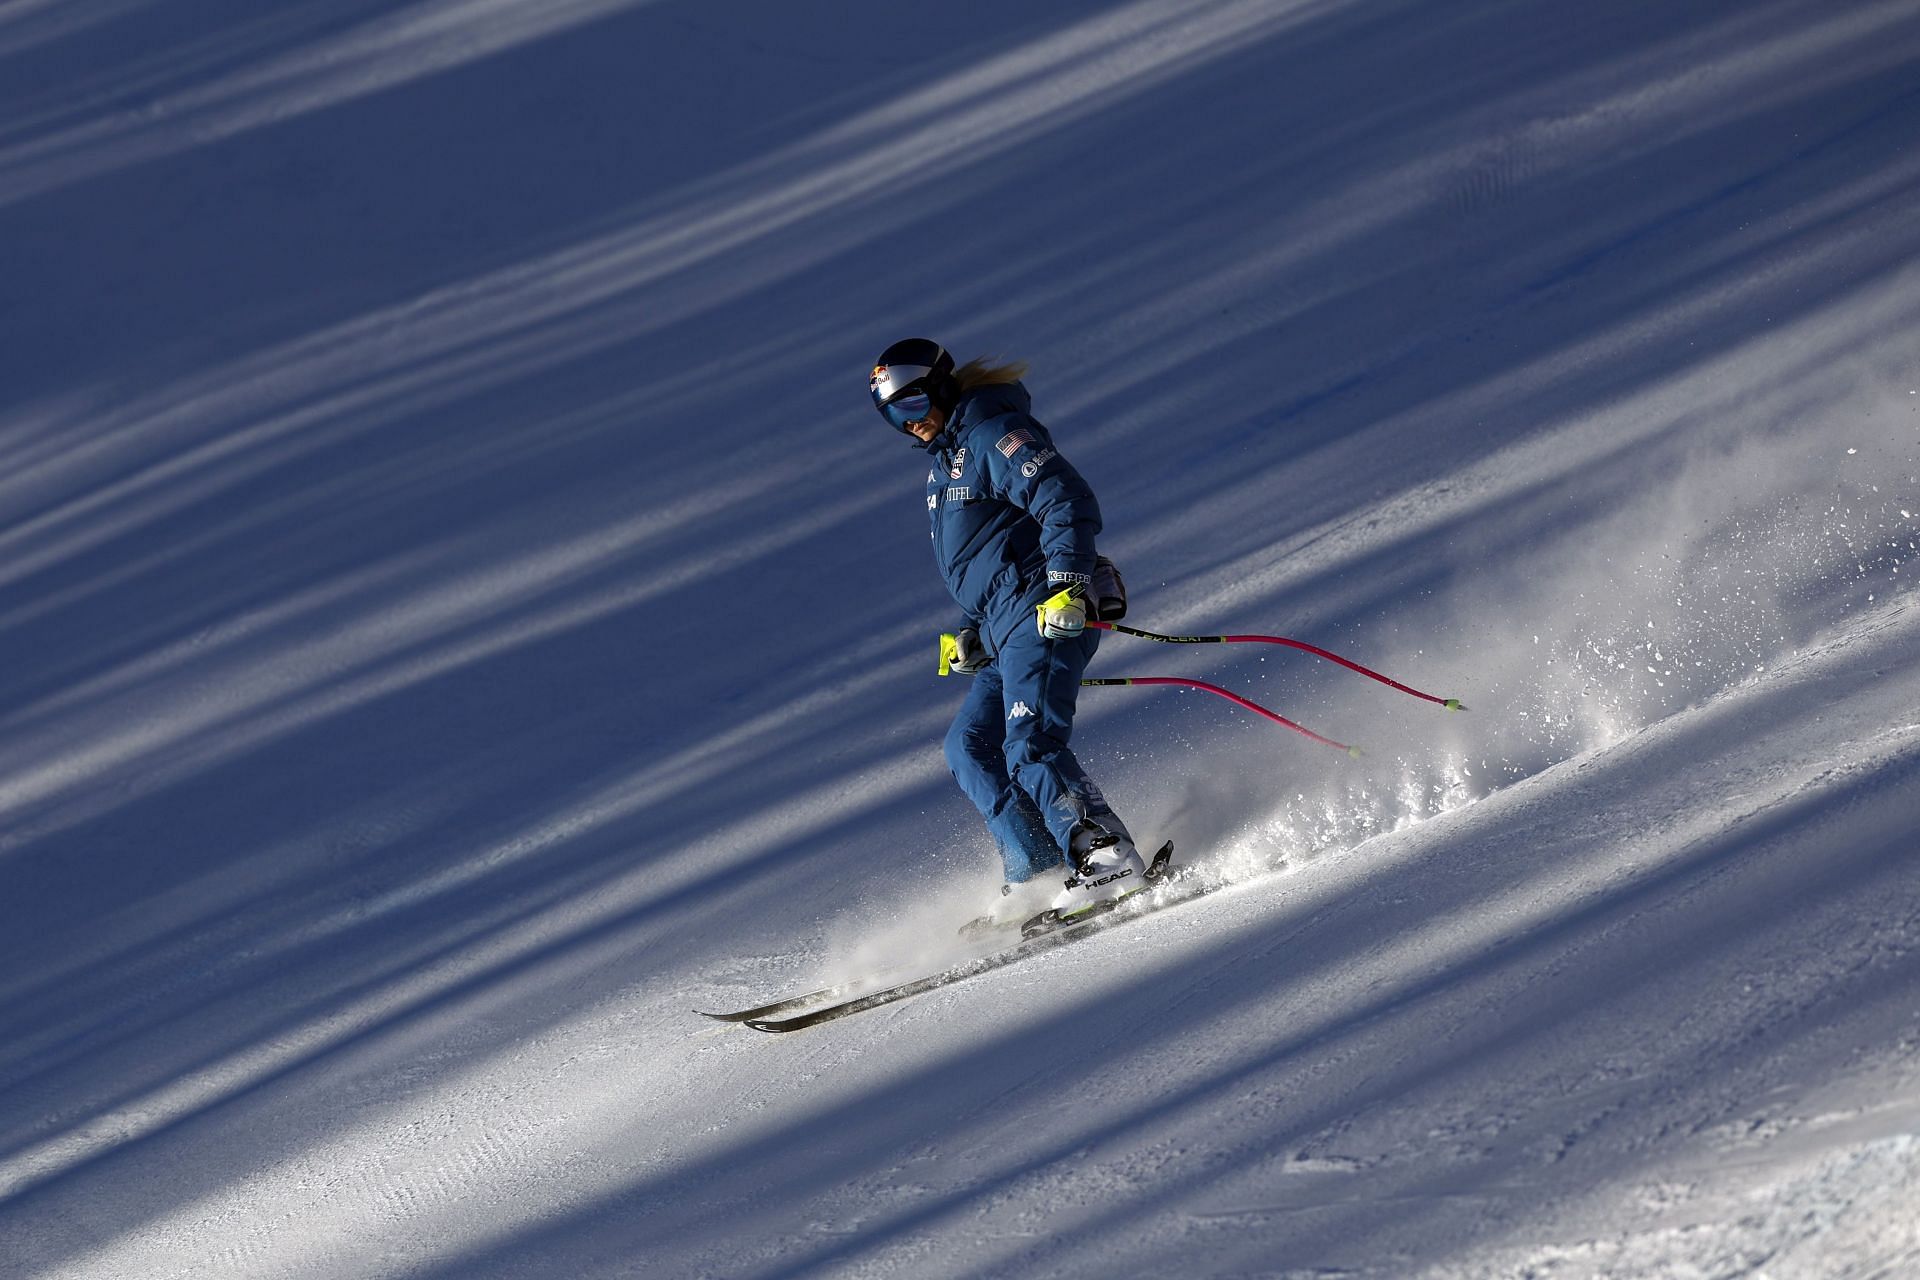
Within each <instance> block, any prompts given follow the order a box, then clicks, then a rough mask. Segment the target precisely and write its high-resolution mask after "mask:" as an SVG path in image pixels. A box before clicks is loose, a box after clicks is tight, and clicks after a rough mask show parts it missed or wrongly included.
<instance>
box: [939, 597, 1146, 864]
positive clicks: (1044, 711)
mask: <svg viewBox="0 0 1920 1280" xmlns="http://www.w3.org/2000/svg"><path fill="white" fill-rule="evenodd" d="M1099 647H1100V633H1099V632H1098V631H1091V630H1090V631H1087V632H1084V633H1083V634H1082V635H1081V636H1080V637H1079V638H1078V639H1076V640H1053V641H1049V640H1046V639H1044V638H1043V637H1041V636H1040V634H1039V633H1038V631H1037V630H1036V629H1035V628H1033V627H1031V626H1029V627H1026V628H1024V629H1023V630H1022V631H1021V632H1020V633H1018V634H1016V635H1015V636H1014V638H1013V639H1012V640H1010V641H1008V642H1007V645H1006V647H1005V648H1004V649H1002V650H1001V651H1000V652H999V653H997V654H995V655H994V660H993V663H992V664H991V665H990V666H987V667H985V668H982V669H981V670H980V671H979V672H978V673H977V674H976V675H975V676H974V677H973V686H972V687H971V688H970V689H968V690H967V697H966V700H965V701H964V702H962V703H961V704H960V711H959V714H957V715H956V716H954V718H953V727H952V728H950V729H948V730H947V740H946V754H947V766H948V767H949V768H950V769H952V770H953V776H954V780H955V781H957V782H958V783H959V784H960V789H961V790H962V791H965V792H966V793H967V798H968V799H970V800H972V801H973V803H974V807H975V808H977V809H979V810H980V814H981V816H982V817H984V818H985V819H986V820H987V830H988V831H990V832H992V833H993V838H994V842H995V843H996V844H998V845H999V846H1000V857H1001V859H1002V860H1003V861H1004V862H1005V864H1006V875H1007V880H1008V882H1009V883H1012V884H1019V883H1021V882H1023V881H1026V880H1031V879H1032V878H1033V877H1034V876H1035V875H1038V874H1039V873H1040V872H1043V871H1046V870H1048V869H1049V868H1051V867H1057V866H1059V865H1060V864H1061V863H1063V862H1065V861H1066V855H1065V853H1064V850H1065V849H1066V848H1067V844H1068V841H1069V840H1070V838H1071V836H1072V833H1073V829H1074V827H1075V826H1076V825H1077V824H1078V823H1080V822H1081V821H1082V820H1087V821H1091V822H1093V823H1094V824H1096V825H1098V826H1101V827H1105V828H1106V829H1108V830H1110V831H1114V832H1116V833H1118V834H1120V835H1122V836H1127V838H1128V839H1131V838H1132V837H1131V836H1128V835H1127V830H1126V827H1125V826H1124V825H1122V824H1121V822H1120V820H1119V818H1117V817H1115V816H1114V813H1113V810H1112V809H1110V808H1109V807H1108V806H1107V801H1106V797H1105V796H1103V795H1102V794H1101V792H1100V788H1099V787H1098V786H1096V785H1095V784H1094V781H1093V779H1091V778H1089V777H1088V776H1087V771H1086V770H1085V769H1083V768H1081V767H1080V761H1079V760H1078V759H1076V758H1075V757H1074V754H1073V751H1072V750H1071V749H1070V748H1069V747H1068V745H1067V741H1068V739H1069V738H1071V737H1072V736H1073V711H1074V706H1075V704H1076V703H1077V702H1078V700H1079V696H1080V676H1081V673H1082V672H1084V671H1085V670H1086V669H1087V663H1088V662H1089V661H1090V660H1091V659H1092V658H1093V654H1094V650H1095V649H1097V648H1099Z"/></svg>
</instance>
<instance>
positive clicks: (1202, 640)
mask: <svg viewBox="0 0 1920 1280" xmlns="http://www.w3.org/2000/svg"><path fill="white" fill-rule="evenodd" d="M1087 625H1088V626H1089V627H1098V628H1099V629H1100V630H1102V631H1117V632H1119V633H1120V634H1121V635H1127V636H1139V637H1140V638H1141V639H1142V640H1158V641H1160V643H1162V644H1283V645H1286V646H1287V647H1288V648H1290V649H1304V650H1305V651H1306V652H1308V653H1311V654H1313V655H1314V656H1315V657H1320V658H1325V659H1326V660H1327V661H1328V662H1337V663H1339V664H1340V665H1341V666H1343V667H1345V668H1346V669H1347V670H1349V671H1358V672H1359V673H1360V674H1361V675H1363V676H1366V677H1368V678H1369V679H1373V680H1378V681H1379V682H1380V683H1381V684H1384V685H1387V686H1389V687H1390V688H1394V689H1398V690H1399V691H1400V692H1402V693H1410V694H1412V695H1413V696H1414V697H1416V698H1425V699H1426V700H1427V701H1428V702H1437V703H1439V704H1440V705H1441V706H1443V707H1445V708H1446V709H1447V710H1449V711H1465V710H1466V709H1467V708H1466V704H1465V703H1463V702H1461V701H1460V699H1458V698H1441V697H1437V696H1435V695H1434V694H1431V693H1422V692H1420V690H1418V689H1415V688H1412V687H1411V686H1408V685H1404V684H1401V683H1400V682H1399V681H1398V680H1393V679H1390V678H1388V677H1387V676H1383V675H1381V674H1380V673H1379V672H1378V671H1375V670H1373V669H1372V668H1370V667H1363V666H1361V665H1360V664H1359V663H1357V662H1354V661H1352V660H1351V659H1348V658H1343V657H1341V656H1340V655H1339V654H1337V653H1329V652H1328V651H1327V650H1325V649H1322V648H1321V647H1320V646H1319V645H1313V644H1308V643H1307V642H1306V641H1304V640H1289V639H1288V638H1287V637H1285V636H1163V635H1161V634H1160V633H1159V632H1157V631H1142V630H1140V629H1139V628H1138V627H1123V626H1121V625H1120V624H1119V623H1117V622H1089V623H1087ZM1228 696H1229V697H1231V696H1232V695H1231V694H1229V695H1228ZM1296 727H1298V726H1296Z"/></svg>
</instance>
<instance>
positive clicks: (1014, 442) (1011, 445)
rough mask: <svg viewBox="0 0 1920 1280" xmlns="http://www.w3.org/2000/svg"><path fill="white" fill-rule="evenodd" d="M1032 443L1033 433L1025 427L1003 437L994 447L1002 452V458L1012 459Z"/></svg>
mask: <svg viewBox="0 0 1920 1280" xmlns="http://www.w3.org/2000/svg"><path fill="white" fill-rule="evenodd" d="M1032 443H1033V432H1031V431H1029V430H1027V429H1026V428H1025V427H1021V428H1020V429H1019V430H1017V431H1009V432H1007V434H1005V435H1004V436H1001V437H1000V443H999V444H997V445H995V446H993V447H994V448H996V449H998V450H999V451H1000V453H1001V456H1002V457H1007V458H1011V457H1012V456H1013V455H1014V454H1016V453H1018V452H1020V450H1022V449H1024V448H1025V447H1026V446H1028V445H1030V444H1032Z"/></svg>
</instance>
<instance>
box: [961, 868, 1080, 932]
mask: <svg viewBox="0 0 1920 1280" xmlns="http://www.w3.org/2000/svg"><path fill="white" fill-rule="evenodd" d="M1059 886H1060V881H1059V879H1058V877H1055V876H1050V875H1047V874H1044V873H1043V874H1041V875H1038V876H1035V877H1034V878H1033V879H1031V880H1026V881H1022V882H1021V883H1019V884H1012V883H1008V884H1003V885H1001V886H1000V895H999V896H998V897H996V898H995V899H994V900H993V907H992V909H991V910H989V911H988V912H987V913H986V914H985V915H983V916H975V917H974V918H973V919H971V920H969V921H967V922H966V923H965V924H963V925H961V926H960V936H961V937H963V938H976V937H979V938H984V937H988V936H990V935H993V934H997V933H1000V932H1002V931H1003V930H1006V929H1018V928H1019V927H1020V926H1021V925H1023V924H1025V923H1026V922H1027V921H1029V920H1031V919H1033V918H1034V917H1035V916H1037V915H1039V914H1040V913H1041V912H1042V911H1045V910H1046V909H1047V907H1048V906H1049V905H1051V904H1052V902H1053V898H1054V895H1055V894H1056V893H1058V892H1059Z"/></svg>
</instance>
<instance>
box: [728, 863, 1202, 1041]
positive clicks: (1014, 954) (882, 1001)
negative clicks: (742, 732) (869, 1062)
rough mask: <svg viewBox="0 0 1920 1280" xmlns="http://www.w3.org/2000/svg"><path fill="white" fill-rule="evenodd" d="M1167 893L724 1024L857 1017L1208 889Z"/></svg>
mask: <svg viewBox="0 0 1920 1280" xmlns="http://www.w3.org/2000/svg"><path fill="white" fill-rule="evenodd" d="M1172 857H1173V844H1172V842H1171V841H1169V842H1168V843H1167V844H1165V845H1163V846H1161V848H1160V850H1159V851H1158V852H1156V853H1155V854H1154V856H1153V862H1152V864H1151V865H1150V866H1149V867H1148V869H1147V874H1148V877H1149V879H1150V880H1152V881H1158V880H1161V879H1163V878H1164V877H1165V874H1166V868H1167V864H1168V862H1169V861H1170V860H1171V859H1172ZM1172 889H1173V886H1171V885H1159V886H1156V887H1155V888H1154V889H1150V890H1147V891H1144V892H1142V893H1138V894H1134V895H1131V896H1129V897H1127V898H1125V899H1122V900H1120V901H1118V902H1116V903H1115V904H1113V905H1112V906H1109V907H1107V908H1105V909H1102V910H1096V911H1095V912H1093V913H1091V914H1089V915H1081V916H1076V917H1075V918H1073V919H1070V920H1058V919H1054V920H1047V917H1050V916H1052V914H1053V913H1052V912H1042V913H1041V914H1040V915H1038V916H1035V917H1034V918H1033V919H1032V920H1029V921H1028V922H1027V924H1026V925H1025V926H1022V927H1023V928H1034V927H1035V926H1036V924H1038V922H1041V921H1047V922H1046V923H1045V924H1044V925H1041V926H1040V931H1039V932H1037V933H1034V934H1031V935H1029V936H1027V937H1025V938H1023V939H1022V940H1021V941H1020V942H1019V943H1017V944H1015V945H1014V946H1012V947H1009V948H1007V949H1006V950H1003V951H997V952H995V953H993V954H992V955H988V956H981V957H979V958H977V959H973V960H965V961H962V962H960V963H959V964H955V965H951V966H949V967H948V968H945V969H942V970H941V971H940V972H938V973H932V974H928V975H926V976H925V977H921V978H914V979H912V980H910V981H907V982H900V983H896V984H894V985H893V986H889V987H882V988H881V989H880V990H878V991H869V992H867V993H866V994H865V995H860V996H855V997H853V998H852V999H850V1000H842V1001H839V1002H837V1003H833V1004H827V1005H823V1006H820V1007H818V1008H813V1009H808V1010H806V1011H805V1012H802V1013H796V1014H792V1015H790V1016H786V1017H780V1016H775V1015H774V1014H772V1013H760V1012H757V1011H756V1012H755V1013H754V1016H747V1017H741V1018H737V1019H729V1020H730V1021H738V1022H739V1023H740V1024H741V1025H743V1026H748V1027H752V1028H753V1029H754V1030H755V1031H766V1032H774V1033H778V1032H785V1031H800V1030H803V1029H804V1028H807V1027H816V1026H819V1025H820V1024H821V1023H823V1022H833V1021H836V1020H838V1019H840V1018H845V1017H849V1016H850V1015H852V1014H856V1013H863V1012H865V1011H866V1010H868V1009H875V1008H878V1007H879V1006H881V1005H886V1004H893V1003H895V1002H897V1001H900V1000H906V999H908V998H910V997H912V996H917V995H921V994H923V993H925V992H928V991H933V990H937V989H938V988H940V987H946V986H951V985H953V984H954V983H956V982H963V981H965V980H966V979H968V978H974V977H978V976H980V975H981V974H983V973H991V972H993V971H994V970H996V969H1004V968H1006V967H1007V966H1008V965H1012V964H1017V963H1019V962H1020V961H1022V960H1026V959H1029V958H1031V957H1033V956H1036V955H1040V954H1041V953H1043V952H1046V951H1051V950H1053V949H1055V948H1056V947H1062V946H1066V945H1067V944H1069V943H1072V942H1078V941H1080V940H1082V939H1084V938H1090V937H1092V936H1094V935H1095V934H1097V933H1102V932H1104V931H1106V930H1107V929H1110V928H1113V927H1115V926H1117V925H1122V924H1125V923H1127V922H1128V921H1131V920H1139V919H1142V918H1144V917H1146V916H1148V915H1152V914H1153V913H1154V912H1157V911H1163V910H1165V909H1166V908H1168V907H1171V906H1175V905H1177V904H1179V903H1182V902H1187V901H1190V900H1191V899H1193V898H1197V897H1200V896H1201V895H1202V894H1204V893H1206V892H1208V889H1209V886H1206V885H1204V884H1196V885H1194V886H1193V887H1191V888H1190V889H1189V890H1188V891H1186V892H1170V890H1172ZM847 985H853V984H847ZM815 998H818V997H817V996H799V997H795V998H794V999H793V1000H791V1001H782V1002H780V1006H775V1007H784V1008H785V1009H794V1008H799V1007H801V1006H803V1005H804V1004H806V1003H807V1002H808V1001H809V1000H811V999H815Z"/></svg>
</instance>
